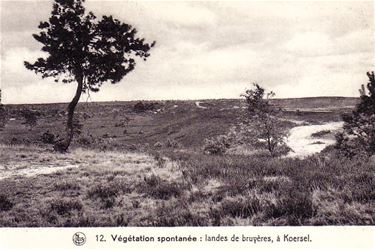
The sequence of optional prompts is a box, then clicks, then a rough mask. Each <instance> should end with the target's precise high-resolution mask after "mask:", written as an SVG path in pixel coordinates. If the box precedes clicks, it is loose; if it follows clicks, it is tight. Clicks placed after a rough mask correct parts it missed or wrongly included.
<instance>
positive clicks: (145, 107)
mask: <svg viewBox="0 0 375 250" xmlns="http://www.w3.org/2000/svg"><path fill="white" fill-rule="evenodd" d="M158 106H159V104H158V103H157V102H149V103H148V102H146V103H144V102H141V101H139V102H137V103H136V104H135V105H134V106H133V110H134V111H135V112H139V113H141V112H146V111H149V110H150V111H153V110H156V109H157V108H158Z"/></svg>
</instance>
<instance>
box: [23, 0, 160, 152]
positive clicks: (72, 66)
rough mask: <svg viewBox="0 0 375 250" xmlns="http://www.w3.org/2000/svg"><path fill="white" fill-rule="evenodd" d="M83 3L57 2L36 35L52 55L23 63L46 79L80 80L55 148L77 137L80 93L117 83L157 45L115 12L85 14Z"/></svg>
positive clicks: (63, 147) (78, 0) (65, 146)
mask: <svg viewBox="0 0 375 250" xmlns="http://www.w3.org/2000/svg"><path fill="white" fill-rule="evenodd" d="M83 2H84V0H55V2H54V4H53V10H52V12H51V17H50V18H49V20H48V21H47V22H41V23H40V25H39V29H40V30H41V31H40V33H39V34H34V35H33V37H34V38H35V39H36V40H37V41H38V42H40V43H41V44H42V51H44V52H46V53H47V54H48V57H47V58H39V59H37V61H35V62H34V63H29V62H25V66H26V68H27V69H29V70H33V71H34V72H35V73H39V74H41V75H42V77H43V78H45V77H53V78H55V81H56V82H59V81H60V80H61V81H62V82H63V83H70V82H76V83H77V90H76V94H75V96H74V98H73V100H72V101H71V102H70V104H69V106H68V119H67V124H66V130H67V134H66V137H65V139H64V140H62V141H60V142H58V143H57V144H56V145H55V150H57V151H62V152H64V151H66V150H67V149H68V147H69V145H70V143H71V140H72V138H73V134H74V122H73V115H74V110H75V108H76V106H77V104H78V101H79V99H80V97H81V93H83V92H87V91H93V92H97V91H99V88H100V87H101V85H102V84H103V83H104V82H110V83H112V84H115V83H118V82H119V81H120V80H121V79H122V78H123V77H124V76H125V75H127V74H128V73H129V72H131V71H132V70H133V69H134V68H135V65H136V61H135V57H139V58H141V59H143V60H146V59H147V57H148V56H149V55H150V54H149V50H150V49H151V47H152V46H154V44H155V42H153V43H150V44H149V43H145V41H144V39H143V38H137V37H136V34H137V30H136V29H135V28H133V27H132V26H131V25H129V24H125V23H122V22H120V21H119V20H117V19H115V18H113V17H112V16H103V17H102V19H101V20H97V18H96V16H95V15H94V14H93V13H92V12H89V13H86V10H85V8H84V6H83Z"/></svg>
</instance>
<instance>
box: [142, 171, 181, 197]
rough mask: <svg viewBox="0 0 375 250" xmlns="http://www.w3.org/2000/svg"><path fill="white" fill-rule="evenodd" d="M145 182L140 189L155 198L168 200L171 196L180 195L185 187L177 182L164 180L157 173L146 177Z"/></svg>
mask: <svg viewBox="0 0 375 250" xmlns="http://www.w3.org/2000/svg"><path fill="white" fill-rule="evenodd" d="M144 181H145V184H146V185H142V186H140V191H141V192H145V193H147V194H148V195H150V196H151V197H153V198H156V199H161V200H168V199H169V198H171V197H179V196H180V195H181V194H182V191H183V187H182V186H181V185H179V184H177V183H174V182H169V181H165V180H162V179H161V178H160V177H158V176H156V175H154V174H153V175H151V176H150V177H145V178H144Z"/></svg>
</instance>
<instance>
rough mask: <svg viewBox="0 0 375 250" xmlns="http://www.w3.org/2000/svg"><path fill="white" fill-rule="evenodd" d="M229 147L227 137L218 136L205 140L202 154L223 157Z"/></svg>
mask: <svg viewBox="0 0 375 250" xmlns="http://www.w3.org/2000/svg"><path fill="white" fill-rule="evenodd" d="M230 145H231V144H230V139H229V137H228V136H226V135H220V136H217V137H214V138H211V139H205V141H204V146H203V152H204V153H205V154H209V155H223V154H224V153H225V152H226V151H227V150H228V148H229V147H230Z"/></svg>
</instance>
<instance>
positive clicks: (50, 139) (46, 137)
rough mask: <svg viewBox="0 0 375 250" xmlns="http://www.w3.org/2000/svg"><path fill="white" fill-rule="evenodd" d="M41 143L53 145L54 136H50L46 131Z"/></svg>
mask: <svg viewBox="0 0 375 250" xmlns="http://www.w3.org/2000/svg"><path fill="white" fill-rule="evenodd" d="M41 141H42V142H43V143H47V144H54V143H55V135H54V134H51V133H50V132H49V131H48V130H47V132H45V133H43V135H42V137H41Z"/></svg>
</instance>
